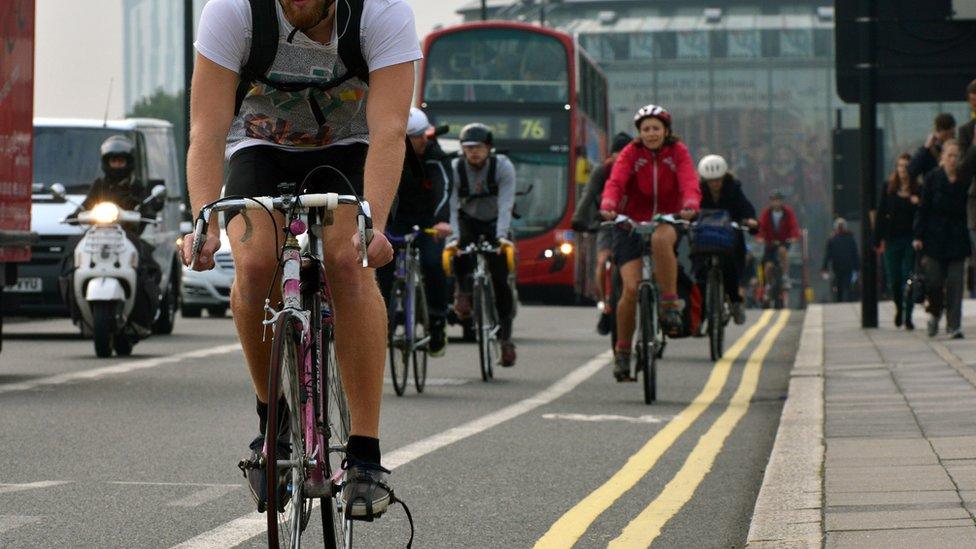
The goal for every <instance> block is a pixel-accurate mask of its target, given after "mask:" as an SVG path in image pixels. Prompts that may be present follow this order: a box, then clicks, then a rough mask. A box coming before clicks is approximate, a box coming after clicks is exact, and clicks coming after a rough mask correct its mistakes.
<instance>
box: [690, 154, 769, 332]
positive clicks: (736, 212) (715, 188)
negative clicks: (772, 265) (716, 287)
mask: <svg viewBox="0 0 976 549" xmlns="http://www.w3.org/2000/svg"><path fill="white" fill-rule="evenodd" d="M698 175H699V176H700V177H701V193H702V201H701V209H702V210H725V211H727V212H728V213H729V218H730V219H731V220H732V221H734V222H736V223H738V224H739V225H742V226H744V227H748V228H749V229H756V228H758V227H759V222H758V221H756V208H755V207H754V206H753V205H752V202H749V199H748V198H746V195H745V193H744V192H743V191H742V183H741V182H740V181H739V180H738V179H736V178H735V176H734V175H732V172H730V171H729V165H728V163H727V162H726V161H725V159H724V158H722V157H721V156H719V155H717V154H710V155H708V156H706V157H705V158H702V159H701V160H700V161H699V162H698ZM703 259H704V258H700V257H697V256H696V257H694V258H693V262H694V270H695V278H696V279H697V280H698V283H699V284H701V285H702V286H704V283H705V280H706V279H707V274H708V264H707V262H706V261H703ZM745 266H746V243H745V237H744V236H743V235H742V233H741V232H736V239H735V249H734V250H733V252H732V255H731V256H728V257H723V258H722V274H723V277H724V286H725V294H726V296H727V297H728V299H729V303H731V304H732V320H733V321H735V323H736V324H744V323H745V321H746V311H745V306H744V305H743V303H742V294H740V293H739V286H740V283H739V281H740V280H741V278H742V273H743V271H744V270H745Z"/></svg>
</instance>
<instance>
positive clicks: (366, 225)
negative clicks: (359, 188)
mask: <svg viewBox="0 0 976 549" xmlns="http://www.w3.org/2000/svg"><path fill="white" fill-rule="evenodd" d="M356 225H357V228H358V229H359V260H360V261H362V263H363V267H369V244H370V242H372V241H373V218H372V217H370V210H369V202H366V201H365V200H363V201H362V202H361V203H360V204H359V215H358V216H356Z"/></svg>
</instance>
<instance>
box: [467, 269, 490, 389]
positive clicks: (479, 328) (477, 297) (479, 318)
mask: <svg viewBox="0 0 976 549" xmlns="http://www.w3.org/2000/svg"><path fill="white" fill-rule="evenodd" d="M472 289H473V295H472V296H471V302H472V303H473V304H474V311H473V313H474V335H475V339H477V341H478V364H479V366H480V367H481V381H488V380H489V379H491V376H490V375H489V374H488V368H489V365H488V359H487V355H488V351H487V346H488V341H486V339H485V330H484V326H485V308H484V303H482V299H483V296H482V294H483V293H484V288H483V287H482V285H481V281H480V280H475V281H474V284H473V288H472Z"/></svg>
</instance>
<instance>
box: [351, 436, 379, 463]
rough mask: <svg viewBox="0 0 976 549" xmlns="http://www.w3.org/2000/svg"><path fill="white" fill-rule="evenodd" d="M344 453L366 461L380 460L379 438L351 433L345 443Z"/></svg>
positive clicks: (375, 461) (374, 461)
mask: <svg viewBox="0 0 976 549" xmlns="http://www.w3.org/2000/svg"><path fill="white" fill-rule="evenodd" d="M346 454H347V455H348V456H349V457H353V458H356V459H358V460H360V461H366V462H368V463H377V464H378V463H379V462H380V440H379V439H378V438H372V437H361V436H359V435H351V436H350V437H349V442H347V443H346Z"/></svg>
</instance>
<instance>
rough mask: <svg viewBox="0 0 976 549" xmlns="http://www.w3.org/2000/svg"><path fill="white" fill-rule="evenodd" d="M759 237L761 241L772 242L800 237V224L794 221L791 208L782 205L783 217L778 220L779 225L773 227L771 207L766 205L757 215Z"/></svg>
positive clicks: (794, 217)
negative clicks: (760, 213)
mask: <svg viewBox="0 0 976 549" xmlns="http://www.w3.org/2000/svg"><path fill="white" fill-rule="evenodd" d="M758 236H759V239H760V240H762V241H763V242H766V243H769V244H772V243H773V242H786V241H787V240H789V239H793V240H798V239H799V238H800V224H799V223H798V222H797V221H796V214H795V213H793V208H790V207H789V206H786V205H783V219H782V220H780V222H779V227H778V228H777V227H773V209H772V208H769V207H767V208H766V209H765V210H763V213H762V215H760V216H759V235H758Z"/></svg>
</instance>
